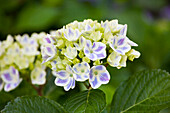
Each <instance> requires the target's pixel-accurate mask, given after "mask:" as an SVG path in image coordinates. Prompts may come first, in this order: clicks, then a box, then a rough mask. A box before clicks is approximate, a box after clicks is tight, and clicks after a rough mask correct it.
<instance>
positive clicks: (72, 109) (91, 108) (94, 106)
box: [64, 90, 106, 113]
mask: <svg viewBox="0 0 170 113" xmlns="http://www.w3.org/2000/svg"><path fill="white" fill-rule="evenodd" d="M105 106H106V97H105V94H104V92H102V91H101V90H87V91H83V92H80V93H77V94H75V95H72V96H71V97H70V98H68V99H67V100H66V102H65V104H64V107H65V109H66V110H67V111H68V112H69V113H100V112H102V111H103V110H104V108H105Z"/></svg>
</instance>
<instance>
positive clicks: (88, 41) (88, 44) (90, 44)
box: [86, 40, 92, 48]
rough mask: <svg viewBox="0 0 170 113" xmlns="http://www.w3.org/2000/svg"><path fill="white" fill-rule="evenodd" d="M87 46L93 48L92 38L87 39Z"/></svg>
mask: <svg viewBox="0 0 170 113" xmlns="http://www.w3.org/2000/svg"><path fill="white" fill-rule="evenodd" d="M86 46H87V47H88V48H91V46H92V43H91V41H90V40H87V41H86Z"/></svg>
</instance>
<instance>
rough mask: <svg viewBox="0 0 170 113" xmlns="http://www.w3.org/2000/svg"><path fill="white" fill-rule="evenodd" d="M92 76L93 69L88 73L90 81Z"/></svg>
mask: <svg viewBox="0 0 170 113" xmlns="http://www.w3.org/2000/svg"><path fill="white" fill-rule="evenodd" d="M93 78H94V75H93V69H91V70H90V73H89V80H90V81H92V80H93Z"/></svg>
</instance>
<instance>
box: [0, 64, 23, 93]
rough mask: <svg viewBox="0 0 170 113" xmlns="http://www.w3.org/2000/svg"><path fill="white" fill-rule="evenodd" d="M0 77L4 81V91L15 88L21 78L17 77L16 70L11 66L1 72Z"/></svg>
mask: <svg viewBox="0 0 170 113" xmlns="http://www.w3.org/2000/svg"><path fill="white" fill-rule="evenodd" d="M1 78H2V80H3V81H4V83H5V86H4V90H5V91H6V92H8V91H11V90H13V89H15V88H16V87H17V86H18V85H19V84H20V82H21V81H22V79H21V78H19V72H18V70H16V69H15V68H14V67H12V66H11V67H10V68H9V69H8V70H5V71H4V72H3V73H2V75H1Z"/></svg>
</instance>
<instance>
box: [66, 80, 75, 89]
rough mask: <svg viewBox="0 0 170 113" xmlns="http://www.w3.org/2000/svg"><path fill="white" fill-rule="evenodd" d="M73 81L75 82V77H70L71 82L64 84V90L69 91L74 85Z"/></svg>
mask: <svg viewBox="0 0 170 113" xmlns="http://www.w3.org/2000/svg"><path fill="white" fill-rule="evenodd" d="M73 82H74V81H73V78H70V81H69V83H68V84H67V85H66V86H64V90H65V91H68V90H69V89H70V88H71V87H72V84H73Z"/></svg>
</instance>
